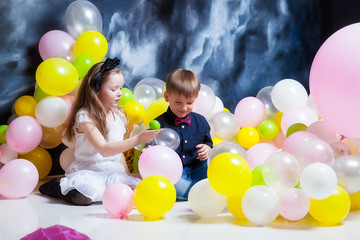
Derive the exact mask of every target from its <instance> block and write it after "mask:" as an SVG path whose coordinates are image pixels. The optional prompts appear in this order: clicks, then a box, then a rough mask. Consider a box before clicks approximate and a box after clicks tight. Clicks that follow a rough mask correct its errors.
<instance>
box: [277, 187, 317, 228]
mask: <svg viewBox="0 0 360 240" xmlns="http://www.w3.org/2000/svg"><path fill="white" fill-rule="evenodd" d="M309 209H310V198H309V197H308V196H307V195H306V194H305V193H304V192H303V191H302V190H301V189H297V188H290V189H288V190H286V191H285V192H283V193H282V194H281V195H280V199H279V210H280V215H281V216H283V217H284V218H286V219H289V220H292V221H296V220H300V219H302V218H303V217H305V216H306V214H307V213H308V212H309Z"/></svg>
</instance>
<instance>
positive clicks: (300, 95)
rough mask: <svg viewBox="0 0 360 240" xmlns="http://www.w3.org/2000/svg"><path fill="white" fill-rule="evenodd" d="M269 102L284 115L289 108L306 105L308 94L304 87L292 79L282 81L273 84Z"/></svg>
mask: <svg viewBox="0 0 360 240" xmlns="http://www.w3.org/2000/svg"><path fill="white" fill-rule="evenodd" d="M271 100H272V102H273V104H274V106H275V107H276V109H277V110H279V111H280V112H282V113H284V112H285V111H286V110H288V109H289V108H290V107H296V106H303V105H306V103H307V101H308V94H307V92H306V89H305V88H304V86H303V85H302V84H301V83H299V82H298V81H296V80H293V79H283V80H281V81H279V82H278V83H276V84H275V86H274V87H273V89H272V92H271Z"/></svg>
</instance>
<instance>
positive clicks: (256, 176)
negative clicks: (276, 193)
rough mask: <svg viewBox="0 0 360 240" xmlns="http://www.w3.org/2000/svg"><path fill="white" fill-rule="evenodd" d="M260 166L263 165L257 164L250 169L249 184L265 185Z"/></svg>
mask: <svg viewBox="0 0 360 240" xmlns="http://www.w3.org/2000/svg"><path fill="white" fill-rule="evenodd" d="M262 168H263V165H259V166H257V167H256V168H254V169H253V170H252V184H251V186H256V185H264V186H267V184H266V183H265V180H264V177H263V173H262Z"/></svg>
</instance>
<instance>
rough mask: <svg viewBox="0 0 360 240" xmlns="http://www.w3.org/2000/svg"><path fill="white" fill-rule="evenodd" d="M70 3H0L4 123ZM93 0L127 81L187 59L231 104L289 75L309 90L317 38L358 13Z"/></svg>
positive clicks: (289, 3)
mask: <svg viewBox="0 0 360 240" xmlns="http://www.w3.org/2000/svg"><path fill="white" fill-rule="evenodd" d="M71 2H72V1H71V0H63V1H59V0H26V1H23V0H2V1H0V73H1V75H0V109H1V110H0V124H7V120H8V118H9V116H11V114H12V112H13V110H12V105H13V103H14V102H15V100H16V99H17V98H18V97H20V96H23V95H32V94H33V92H34V88H35V71H36V69H37V67H38V66H39V64H40V63H41V62H42V59H41V57H40V55H39V52H38V42H39V40H40V38H41V37H42V36H43V35H44V34H45V33H46V32H48V31H50V30H63V31H66V26H65V11H66V8H67V6H68V5H69V4H70V3H71ZM91 2H92V3H93V4H94V5H95V6H96V7H97V8H98V9H99V11H100V13H101V15H102V19H103V32H102V34H103V35H104V36H105V37H106V38H107V40H108V44H109V50H108V54H107V56H108V57H115V56H116V57H118V58H120V59H121V60H122V66H121V67H122V69H123V71H124V76H125V80H126V83H127V85H128V86H129V87H130V88H132V87H134V86H135V84H136V83H137V82H138V81H140V80H141V79H143V78H146V77H156V78H159V79H162V80H165V79H166V76H167V74H169V73H170V72H171V71H172V70H174V69H175V68H179V67H181V68H185V69H189V70H192V71H194V72H195V73H196V74H198V76H199V77H200V79H201V81H202V83H204V84H206V85H208V86H210V87H211V88H212V89H213V91H214V92H215V94H216V95H217V96H218V97H220V99H221V100H222V101H223V102H224V105H225V107H227V108H228V109H230V110H231V111H233V110H234V108H235V106H236V104H237V103H238V102H239V101H240V100H241V99H242V98H244V97H247V96H256V94H257V92H258V91H259V90H260V89H261V88H263V87H265V86H272V85H274V84H275V83H277V82H278V81H280V80H282V79H284V78H292V79H295V80H297V81H299V82H301V83H302V84H303V85H304V86H305V87H306V88H308V76H309V70H310V66H311V62H312V60H313V58H314V56H315V54H316V51H317V50H318V48H319V47H320V45H321V43H322V42H323V41H324V40H325V39H326V38H327V37H328V36H329V35H330V34H331V33H332V32H334V31H335V30H337V29H339V28H341V27H343V26H345V25H347V24H350V23H354V22H357V21H358V20H359V18H360V17H359V16H358V14H356V13H357V11H356V9H359V8H356V6H359V5H360V4H359V3H356V2H355V1H336V0H328V1H326V0H317V1H310V0H296V1H295V0H212V1H210V0H152V1H151V0H121V1H120V0H91ZM340 2H341V3H340ZM354 6H355V7H354ZM359 7H360V6H359ZM344 13H346V14H344ZM349 13H350V14H349ZM344 16H347V18H346V19H344Z"/></svg>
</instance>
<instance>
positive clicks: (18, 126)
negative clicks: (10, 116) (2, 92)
mask: <svg viewBox="0 0 360 240" xmlns="http://www.w3.org/2000/svg"><path fill="white" fill-rule="evenodd" d="M41 138H42V128H41V125H40V123H39V122H38V121H37V120H36V119H35V118H33V117H30V116H21V117H17V118H16V119H14V120H13V121H12V122H11V123H10V124H9V127H8V128H7V130H6V141H7V144H8V145H9V147H10V148H11V149H12V150H13V151H15V152H18V153H27V152H30V151H32V150H34V149H35V148H36V147H37V146H38V145H39V144H40V142H41Z"/></svg>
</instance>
